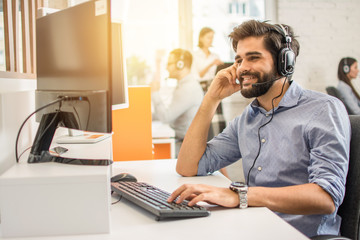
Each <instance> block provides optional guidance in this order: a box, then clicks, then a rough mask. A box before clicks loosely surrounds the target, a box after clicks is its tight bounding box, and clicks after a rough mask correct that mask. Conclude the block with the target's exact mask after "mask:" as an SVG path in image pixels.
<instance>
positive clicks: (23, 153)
mask: <svg viewBox="0 0 360 240" xmlns="http://www.w3.org/2000/svg"><path fill="white" fill-rule="evenodd" d="M31 148H32V146H30V147H28V148H26V149H25V150H24V151H23V152H22V153H20V155H19V159H20V158H21V156H22V155H23V154H24V153H25V152H26V151H27V150H29V149H31Z"/></svg>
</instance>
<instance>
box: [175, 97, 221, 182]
mask: <svg viewBox="0 0 360 240" xmlns="http://www.w3.org/2000/svg"><path fill="white" fill-rule="evenodd" d="M219 103H220V100H215V99H213V98H211V97H209V96H207V95H206V96H205V97H204V100H203V102H202V103H201V105H200V108H199V110H198V112H197V113H196V115H195V117H194V119H193V121H192V123H191V125H190V127H189V129H188V130H187V132H186V135H185V138H184V141H183V143H182V146H181V149H180V152H179V156H178V161H177V165H176V171H177V172H178V173H179V174H181V175H183V176H194V175H196V173H197V169H198V163H199V160H200V158H201V156H202V155H203V153H204V151H205V149H206V142H207V137H208V132H209V128H210V124H211V120H212V118H213V116H214V114H215V111H216V108H217V106H218V105H219Z"/></svg>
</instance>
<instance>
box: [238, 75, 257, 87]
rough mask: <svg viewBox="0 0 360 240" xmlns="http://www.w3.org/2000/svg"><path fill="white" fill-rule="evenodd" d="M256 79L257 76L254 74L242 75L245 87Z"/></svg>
mask: <svg viewBox="0 0 360 240" xmlns="http://www.w3.org/2000/svg"><path fill="white" fill-rule="evenodd" d="M254 79H257V78H256V77H255V76H253V75H248V76H242V77H241V80H242V81H241V83H242V86H243V87H247V86H251V85H252V84H253V83H254Z"/></svg>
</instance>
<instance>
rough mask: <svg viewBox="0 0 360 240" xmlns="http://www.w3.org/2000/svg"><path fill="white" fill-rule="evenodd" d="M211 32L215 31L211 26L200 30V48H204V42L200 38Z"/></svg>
mask: <svg viewBox="0 0 360 240" xmlns="http://www.w3.org/2000/svg"><path fill="white" fill-rule="evenodd" d="M209 32H214V30H212V29H211V28H209V27H203V28H202V29H201V30H200V33H199V41H198V47H199V48H202V47H203V46H204V45H203V44H202V42H201V41H200V38H202V37H203V36H204V35H206V34H207V33H209Z"/></svg>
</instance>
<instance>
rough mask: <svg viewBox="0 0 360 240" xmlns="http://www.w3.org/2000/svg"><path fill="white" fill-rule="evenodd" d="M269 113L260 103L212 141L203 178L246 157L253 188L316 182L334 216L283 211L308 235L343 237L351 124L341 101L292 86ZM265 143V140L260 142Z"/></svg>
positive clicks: (202, 165)
mask: <svg viewBox="0 0 360 240" xmlns="http://www.w3.org/2000/svg"><path fill="white" fill-rule="evenodd" d="M271 115H272V110H270V111H268V112H267V111H266V110H265V109H264V108H262V107H260V106H259V104H258V102H257V100H254V101H253V102H252V103H251V104H250V105H249V106H248V107H247V108H246V109H245V111H244V112H243V113H242V114H241V115H240V116H239V117H237V118H235V119H234V120H233V121H232V122H230V123H229V125H228V127H227V128H226V129H225V130H224V131H223V132H222V133H221V134H219V135H218V136H216V137H215V138H214V139H212V140H211V141H209V142H208V144H207V148H206V151H205V153H204V155H203V156H202V158H201V160H200V162H199V168H198V175H207V174H210V173H212V172H214V171H217V170H219V169H221V168H223V167H225V166H227V165H229V164H231V163H233V162H235V161H237V160H238V159H240V158H242V161H243V169H244V175H245V179H247V175H248V171H249V169H250V168H251V166H252V164H253V162H254V159H255V158H256V155H257V153H258V151H259V144H261V149H260V153H259V156H258V158H257V160H256V162H255V166H254V168H253V169H252V170H251V172H250V178H249V185H250V186H264V187H284V186H292V185H299V184H305V183H316V184H318V185H319V186H321V187H322V188H323V189H324V190H325V191H327V192H328V193H329V194H330V195H331V197H332V198H333V200H334V203H335V206H336V211H335V212H334V213H332V214H329V215H291V214H283V213H277V214H278V215H279V216H280V217H282V218H283V219H284V220H285V221H287V222H288V223H290V224H291V225H293V226H294V227H295V228H297V229H298V230H299V231H301V232H303V233H304V234H305V235H307V236H309V237H311V236H314V235H318V234H338V233H339V229H340V223H341V218H340V217H339V216H338V215H337V209H338V207H339V205H340V204H341V203H342V201H343V198H344V194H345V181H346V175H347V170H348V159H349V147H350V136H351V129H350V121H349V117H348V114H347V112H346V109H345V107H344V105H343V104H342V103H341V102H340V100H338V99H336V98H334V97H331V96H328V95H326V94H323V93H319V92H315V91H311V90H304V89H303V88H301V87H300V86H299V85H298V84H297V83H296V82H292V83H291V85H290V87H289V89H288V90H287V91H286V93H285V95H284V97H283V98H282V99H281V101H280V103H279V106H278V107H276V108H275V110H274V116H273V119H272V120H271V122H270V123H269V124H267V125H266V126H264V127H262V128H261V129H260V136H258V129H259V127H260V126H262V125H263V124H265V123H266V122H268V121H269V120H270V118H271ZM259 140H260V142H259Z"/></svg>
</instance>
